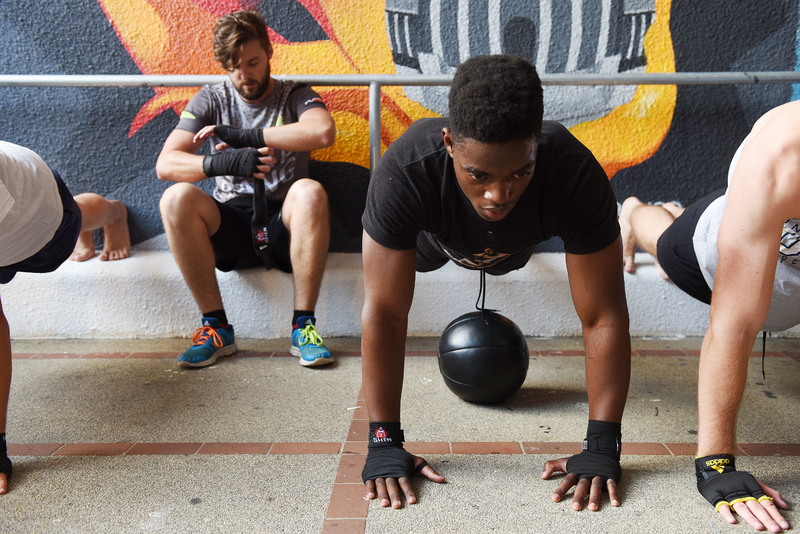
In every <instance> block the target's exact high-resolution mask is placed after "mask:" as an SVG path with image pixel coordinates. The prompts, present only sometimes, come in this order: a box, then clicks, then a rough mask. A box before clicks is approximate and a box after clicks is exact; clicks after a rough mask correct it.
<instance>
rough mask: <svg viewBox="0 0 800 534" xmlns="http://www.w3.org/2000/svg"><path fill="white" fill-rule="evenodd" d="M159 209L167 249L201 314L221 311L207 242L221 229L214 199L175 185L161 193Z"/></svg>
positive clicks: (210, 247)
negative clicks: (170, 251) (173, 258)
mask: <svg viewBox="0 0 800 534" xmlns="http://www.w3.org/2000/svg"><path fill="white" fill-rule="evenodd" d="M159 208H160V210H161V220H162V221H163V223H164V233H166V235H167V242H168V243H169V248H170V250H172V255H173V256H174V257H175V262H176V263H177V264H178V267H179V268H180V270H181V273H182V274H183V279H184V280H185V281H186V285H187V286H188V287H189V291H191V292H192V296H193V297H194V301H195V302H196V303H197V306H198V307H199V308H200V312H201V313H206V312H211V311H215V310H221V309H222V296H221V295H220V291H219V285H218V284H217V276H216V273H215V272H214V267H215V263H214V248H213V247H212V246H211V239H210V236H211V235H213V234H214V233H215V232H216V231H217V229H218V228H219V225H220V213H219V208H217V205H216V203H215V202H214V199H213V198H211V197H210V196H208V195H207V194H206V193H205V192H204V191H202V190H201V189H199V188H197V187H195V186H193V185H191V184H185V183H178V184H175V185H173V186H171V187H170V188H168V189H167V190H166V191H164V194H163V195H162V197H161V202H160V204H159Z"/></svg>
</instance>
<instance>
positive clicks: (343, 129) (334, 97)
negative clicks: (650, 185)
mask: <svg viewBox="0 0 800 534" xmlns="http://www.w3.org/2000/svg"><path fill="white" fill-rule="evenodd" d="M98 2H99V4H100V6H101V7H102V9H103V11H104V12H105V14H106V17H107V18H108V20H109V21H110V22H111V24H112V26H113V27H114V30H115V32H116V34H117V36H118V37H119V39H120V41H121V42H122V44H123V45H124V46H125V48H126V50H127V51H128V53H129V54H130V56H131V58H133V60H134V62H135V63H136V65H137V66H138V67H139V69H140V70H141V71H142V73H143V74H223V73H224V71H223V70H222V69H221V67H220V66H219V64H218V63H217V62H216V60H215V58H214V54H213V45H212V38H213V35H212V28H213V26H214V22H215V21H216V19H217V18H218V17H220V16H221V15H224V14H226V13H230V12H232V11H235V10H238V9H252V8H255V7H256V6H257V4H258V2H255V1H252V0H250V1H247V0H241V1H239V0H98ZM296 2H297V3H298V4H300V5H301V6H302V7H303V8H304V9H305V10H306V11H307V12H308V14H309V15H310V16H311V17H312V18H313V20H314V22H315V23H316V24H317V25H318V26H319V29H320V30H321V32H322V34H324V35H325V37H326V39H325V40H316V41H309V42H291V41H290V40H289V39H287V38H286V37H284V36H283V35H281V33H280V32H279V31H276V30H275V29H274V28H272V27H269V26H268V28H267V30H268V32H269V34H270V39H271V40H272V43H273V46H274V48H275V54H274V56H273V59H272V71H273V73H275V74H281V75H292V74H395V73H396V70H395V65H394V62H393V58H392V50H391V45H390V43H389V40H388V37H387V34H386V31H385V29H384V24H385V22H384V16H385V14H384V2H376V1H375V0H296ZM670 3H671V0H656V4H657V7H656V20H655V22H654V23H653V25H652V26H651V27H650V29H649V31H648V34H647V38H646V40H645V52H646V54H647V58H648V62H647V70H648V71H650V72H674V69H675V67H674V65H675V61H674V56H673V52H672V43H671V36H670V34H669V12H670ZM267 24H268V25H269V24H270V21H269V20H267ZM197 90H198V88H190V87H189V88H187V87H184V88H154V91H155V96H153V98H151V99H150V100H149V101H148V102H147V103H146V104H144V105H143V106H142V108H141V109H140V110H139V112H138V113H137V114H136V116H135V117H134V118H133V120H132V122H131V125H130V130H129V136H133V135H135V134H136V132H138V131H139V130H140V129H141V128H142V127H143V126H144V125H146V124H147V123H148V122H149V121H150V120H152V119H153V118H154V117H156V116H158V115H159V114H161V113H163V112H164V111H166V110H169V109H171V110H173V111H174V112H175V113H176V114H177V115H180V113H181V112H182V111H183V109H184V108H185V107H186V104H187V103H188V102H189V100H190V99H191V98H192V97H193V96H194V94H195V93H196V92H197ZM317 90H318V92H319V93H320V95H321V96H322V98H323V100H324V101H325V103H326V105H327V106H328V109H329V111H330V112H331V114H332V115H333V117H334V119H335V121H336V125H337V140H336V143H335V144H334V146H332V147H330V148H327V149H324V150H319V151H316V152H314V159H317V160H321V161H341V162H348V163H354V164H357V165H361V166H362V167H368V166H369V146H368V138H369V101H368V90H367V88H349V87H320V88H317ZM676 92H677V91H676V89H675V87H674V86H641V87H639V88H638V89H637V91H636V93H635V95H634V97H633V99H632V101H631V102H630V103H628V104H625V105H623V106H620V107H618V108H616V109H614V110H613V111H612V112H611V113H609V114H608V115H606V116H605V117H602V118H600V119H597V120H593V121H588V122H584V123H581V124H578V125H576V126H575V127H573V128H572V131H573V133H575V135H576V136H578V138H580V139H581V140H582V141H583V142H584V143H585V144H586V145H587V146H588V147H589V148H590V149H591V150H592V151H593V152H594V153H595V154H596V155H597V157H598V159H599V160H600V162H601V164H602V165H603V166H604V168H605V169H606V172H607V173H608V175H609V177H612V176H613V175H614V174H615V173H616V172H618V171H619V170H621V169H624V168H626V167H629V166H631V165H635V164H636V163H640V162H642V161H644V160H646V159H647V158H648V157H650V156H651V155H652V154H653V153H654V152H655V151H656V150H657V149H658V147H659V146H660V145H661V142H662V141H663V139H664V136H665V135H666V133H667V131H668V130H669V126H670V124H671V122H672V113H673V111H674V107H675V95H676ZM430 116H436V113H434V112H433V111H431V110H429V109H426V108H425V107H423V106H422V105H420V104H419V103H417V102H415V101H414V100H411V99H409V98H408V97H407V96H406V95H405V92H404V90H403V88H402V87H389V86H387V87H384V88H383V90H382V95H381V144H382V147H381V148H382V150H383V149H385V148H386V147H387V146H388V145H389V144H391V143H392V142H393V141H394V140H395V139H397V138H398V137H399V136H400V135H402V133H403V132H404V131H405V130H406V128H408V126H409V125H410V124H411V123H412V122H413V121H414V120H416V119H419V118H422V117H430ZM632 132H635V134H633V135H632Z"/></svg>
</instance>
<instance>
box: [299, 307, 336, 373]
mask: <svg viewBox="0 0 800 534" xmlns="http://www.w3.org/2000/svg"><path fill="white" fill-rule="evenodd" d="M316 322H317V320H316V319H315V318H313V317H308V316H303V317H299V318H298V319H297V326H296V328H295V329H294V330H292V350H291V352H292V354H294V355H295V356H300V365H304V366H306V367H312V366H316V365H327V364H329V363H333V356H331V353H330V351H329V350H328V349H327V348H325V342H324V341H322V337H321V336H320V335H319V332H317V327H316V326H314V323H316Z"/></svg>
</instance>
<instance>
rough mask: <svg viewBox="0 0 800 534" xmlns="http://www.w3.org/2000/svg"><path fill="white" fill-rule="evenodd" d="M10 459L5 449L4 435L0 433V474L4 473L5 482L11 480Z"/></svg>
mask: <svg viewBox="0 0 800 534" xmlns="http://www.w3.org/2000/svg"><path fill="white" fill-rule="evenodd" d="M11 471H12V467H11V459H10V458H9V457H8V449H7V448H6V435H5V433H0V473H5V475H6V480H8V479H10V478H11Z"/></svg>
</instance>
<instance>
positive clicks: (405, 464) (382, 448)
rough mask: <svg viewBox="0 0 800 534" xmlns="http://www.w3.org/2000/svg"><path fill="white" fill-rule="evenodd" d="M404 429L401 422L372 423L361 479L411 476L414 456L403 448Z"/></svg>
mask: <svg viewBox="0 0 800 534" xmlns="http://www.w3.org/2000/svg"><path fill="white" fill-rule="evenodd" d="M403 439H404V436H403V431H402V430H401V429H400V423H372V422H371V423H370V424H369V445H368V446H367V461H366V462H365V463H364V469H363V471H361V480H362V481H363V482H364V483H366V482H367V480H374V479H376V478H402V477H410V476H411V475H412V474H413V472H414V458H413V457H412V456H411V454H410V453H408V451H406V450H405V449H404V448H403Z"/></svg>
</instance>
